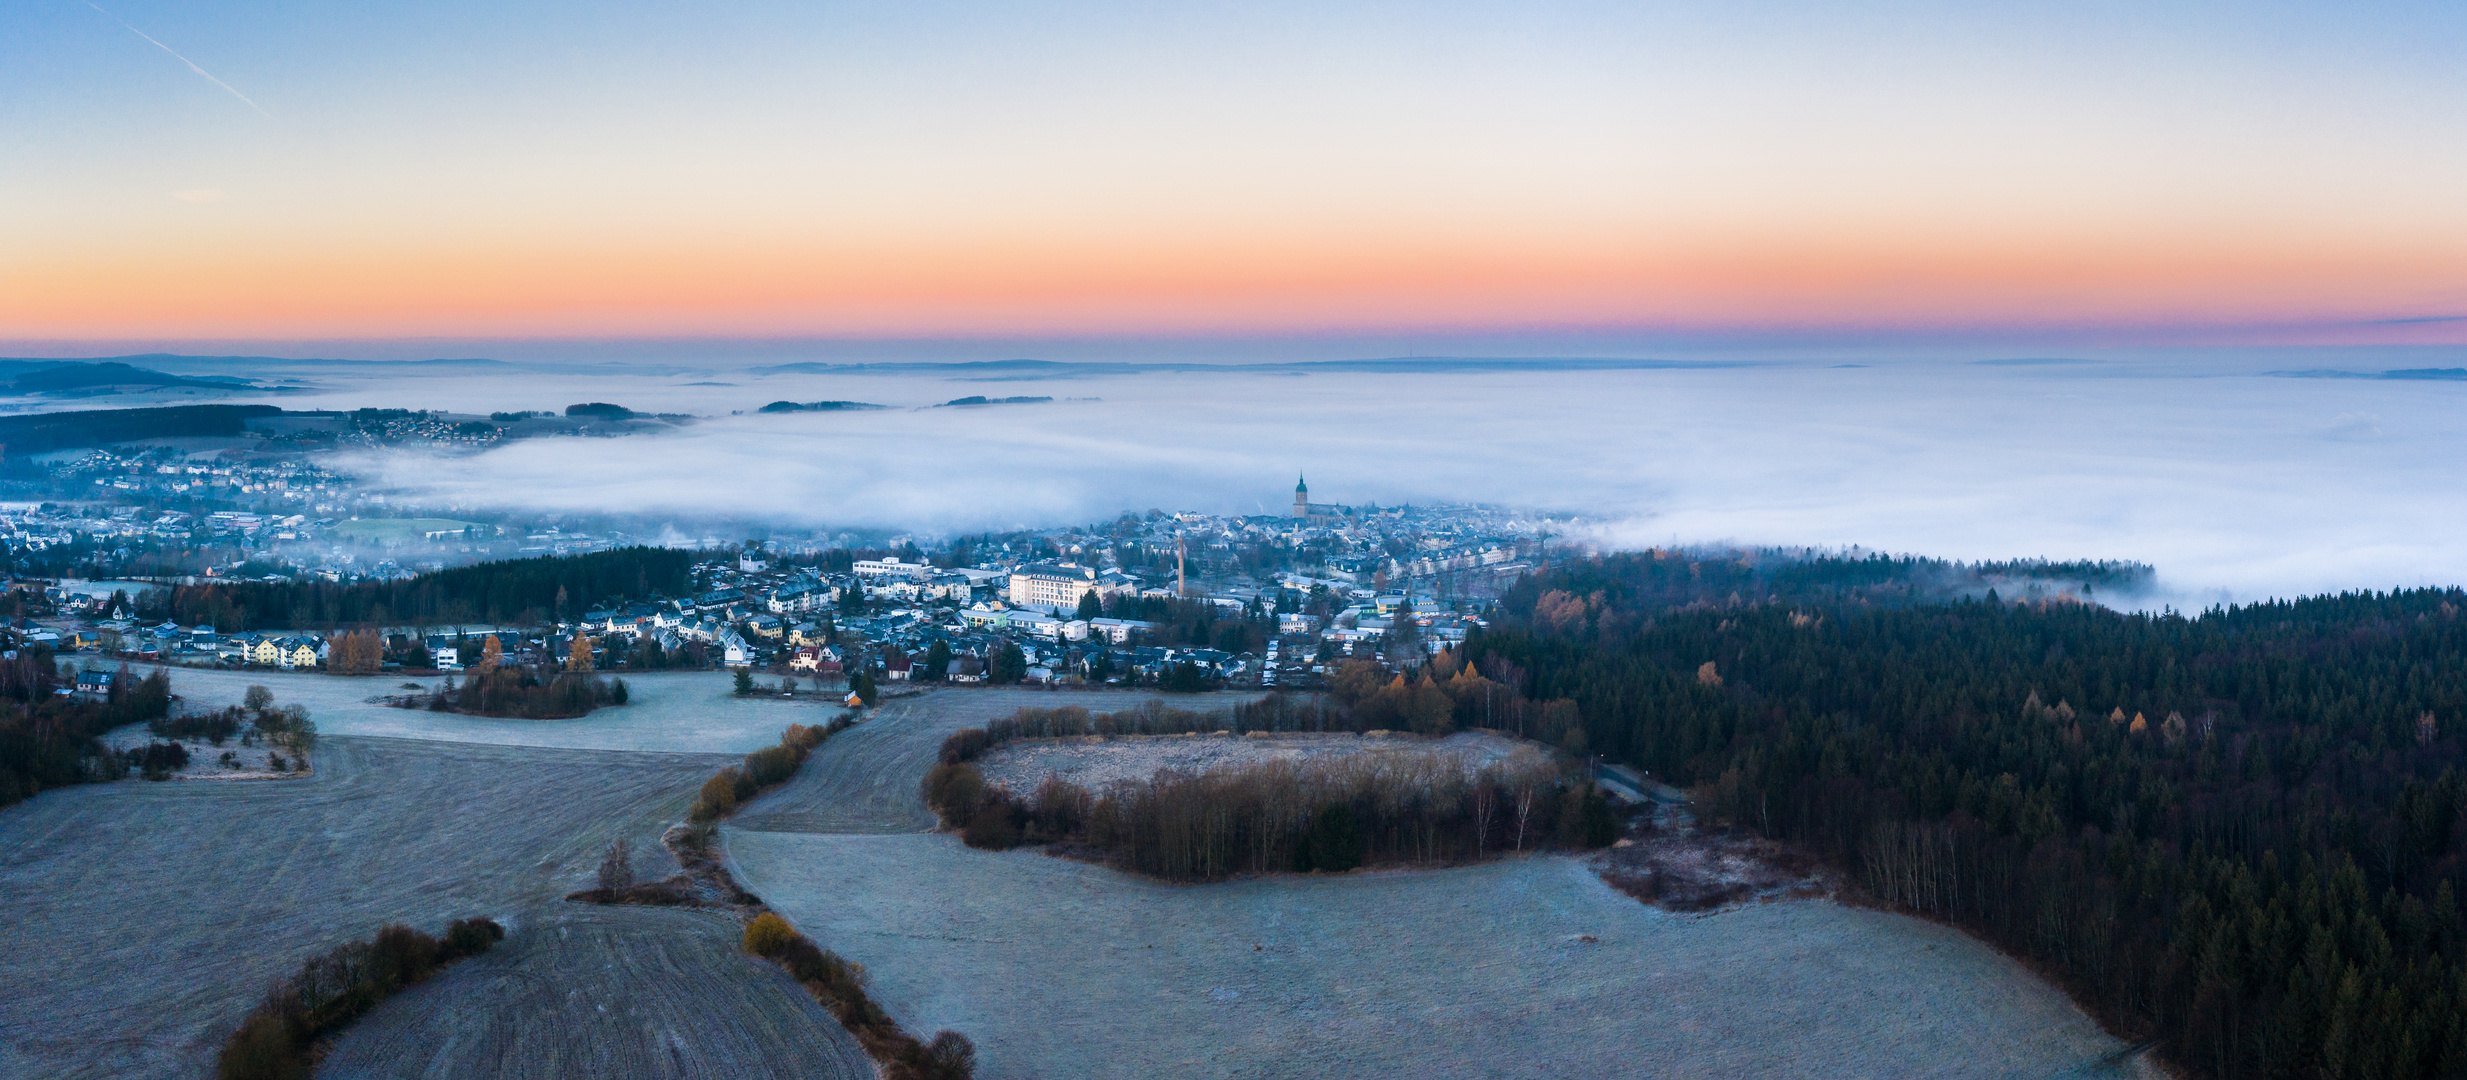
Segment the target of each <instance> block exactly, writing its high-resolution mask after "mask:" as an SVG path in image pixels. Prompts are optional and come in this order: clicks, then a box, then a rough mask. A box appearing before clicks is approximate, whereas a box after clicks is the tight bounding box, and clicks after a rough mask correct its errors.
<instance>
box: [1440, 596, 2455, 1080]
mask: <svg viewBox="0 0 2467 1080" xmlns="http://www.w3.org/2000/svg"><path fill="white" fill-rule="evenodd" d="M1674 564H1675V565H1674ZM1686 573H1687V570H1686V560H1685V559H1684V558H1683V557H1678V556H1671V555H1667V554H1663V555H1655V554H1647V555H1637V556H1619V557H1613V558H1609V559H1605V560H1599V561H1594V562H1588V563H1581V564H1575V565H1571V566H1567V567H1562V568H1557V569H1554V570H1552V571H1550V572H1548V573H1546V574H1543V575H1539V576H1537V577H1536V578H1535V579H1534V580H1531V581H1529V582H1528V583H1526V584H1525V585H1524V586H1522V587H1520V589H1519V590H1517V591H1516V592H1515V593H1513V594H1512V595H1511V598H1510V601H1511V602H1510V611H1509V615H1510V617H1509V619H1507V620H1506V625H1505V626H1503V628H1502V629H1501V630H1499V631H1497V632H1493V633H1489V634H1484V635H1480V636H1479V637H1478V638H1477V640H1476V641H1474V642H1471V643H1469V647H1468V649H1467V652H1468V654H1469V655H1472V656H1474V657H1477V658H1481V660H1482V661H1483V666H1484V668H1485V670H1486V671H1488V670H1505V671H1518V670H1521V672H1522V674H1523V677H1524V678H1525V679H1526V680H1527V685H1526V686H1525V687H1524V689H1525V690H1526V691H1527V692H1528V693H1529V694H1531V695H1532V696H1535V697H1540V698H1556V697H1560V696H1563V695H1564V696H1566V697H1569V698H1572V699H1574V700H1575V701H1576V702H1577V705H1578V708H1579V710H1580V712H1581V716H1582V720H1581V724H1582V727H1581V732H1582V734H1581V735H1571V736H1569V741H1571V742H1576V743H1581V744H1583V745H1584V746H1585V747H1587V748H1589V749H1590V750H1591V751H1593V752H1596V753H1600V754H1602V755H1604V756H1605V757H1606V758H1608V759H1610V760H1614V761H1627V762H1631V763H1634V764H1636V765H1638V766H1640V767H1643V768H1646V769H1649V770H1651V771H1653V772H1655V773H1657V774H1660V775H1663V776H1665V777H1667V778H1669V779H1671V780H1673V781H1674V782H1677V783H1681V784H1686V785H1691V786H1693V787H1694V788H1695V790H1696V792H1697V795H1698V799H1699V804H1700V806H1699V809H1700V812H1701V813H1704V814H1706V815H1707V816H1709V817H1711V818H1714V819H1716V820H1725V821H1728V822H1731V823H1733V824H1735V825H1736V826H1737V827H1741V828H1746V829H1752V830H1757V831H1761V832H1763V833H1766V834H1768V835H1770V836H1773V837H1775V838H1777V839H1781V840H1786V841H1791V842H1795V843H1799V844H1803V845H1806V846H1808V847H1810V848H1812V849H1814V850H1815V851H1817V852H1818V853H1819V854H1821V855H1822V856H1823V857H1825V858H1827V859H1828V860H1830V861H1832V862H1834V863H1835V864H1837V865H1838V866H1840V867H1842V868H1843V869H1845V870H1846V871H1848V872H1850V873H1851V874H1852V875H1854V877H1855V878H1856V879H1857V880H1861V881H1864V882H1865V883H1866V884H1867V885H1868V886H1869V888H1870V889H1871V890H1872V891H1873V892H1874V893H1875V894H1876V895H1877V896H1878V897H1879V898H1880V899H1883V900H1885V901H1887V902H1889V903H1892V904H1895V905H1897V906H1901V907H1904V908H1906V909H1910V910H1915V911H1919V912H1922V913H1925V914H1928V915H1932V916H1935V917H1939V918H1943V919H1947V920H1950V921H1952V922H1954V923H1956V924H1958V925H1960V926H1962V927H1964V928H1965V929H1968V930H1970V931H1971V932H1973V933H1976V934H1979V935H1981V936H1983V937H1985V938H1987V939H1989V940H1991V941H1993V942H1995V943H1997V944H1998V945H2000V946H2001V947H2003V948H2006V949H2007V950H2009V951H2011V952H2013V953H2015V954H2016V955H2019V956H2021V957H2023V958H2024V959H2026V960H2028V961H2030V962H2031V963H2032V964H2034V966H2036V967H2038V968H2039V969H2040V970H2042V971H2044V972H2046V973H2048V974H2049V975H2050V976H2052V977H2054V978H2056V979H2057V980H2059V981H2061V982H2062V983H2064V984H2065V985H2066V986H2067V987H2068V989H2069V990H2071V991H2072V992H2073V993H2074V994H2075V996H2076V997H2077V998H2078V999H2079V1000H2080V1001H2082V1003H2083V1004H2084V1005H2085V1007H2087V1008H2089V1009H2090V1010H2091V1011H2092V1012H2093V1013H2094V1014H2096V1015H2098V1016H2099V1017H2100V1018H2101V1019H2102V1020H2103V1021H2105V1022H2106V1023H2108V1024H2109V1025H2110V1026H2111V1027H2112V1028H2113V1029H2115V1030H2116V1031H2117V1032H2118V1033H2119V1034H2120V1035H2123V1036H2124V1037H2126V1038H2129V1039H2145V1038H2147V1039H2154V1040H2157V1041H2158V1042H2159V1044H2160V1052H2161V1053H2162V1054H2164V1055H2165V1056H2166V1057H2167V1058H2168V1059H2170V1060H2171V1061H2173V1062H2176V1063H2177V1064H2179V1065H2180V1066H2182V1067H2183V1068H2185V1069H2186V1070H2188V1071H2189V1072H2191V1073H2193V1074H2195V1075H2200V1076H2215V1077H2246V1076H2268V1077H2278V1076H2285V1077H2331V1078H2344V1077H2411V1076H2457V1075H2463V1074H2467V967H2463V966H2462V965H2463V963H2467V925H2462V922H2461V918H2460V913H2459V908H2458V891H2459V889H2460V886H2461V884H2462V882H2461V881H2460V878H2461V876H2462V873H2467V858H2463V856H2467V851H2462V848H2463V847H2467V828H2462V823H2461V822H2460V820H2459V819H2460V814H2461V811H2462V809H2463V808H2467V777H2463V776H2462V774H2461V771H2460V766H2461V764H2462V761H2461V758H2462V754H2463V753H2467V742H2463V740H2467V729H2463V728H2462V724H2467V619H2462V617H2461V615H2462V608H2467V594H2462V593H2461V592H2460V591H2459V590H2456V589H2443V590H2433V589H2425V590H2415V591H2407V592H2397V593H2363V594H2348V595H2340V596H2331V597H2320V598H2314V599H2306V600H2298V601H2289V602H2271V603H2262V604H2255V605H2251V606H2246V607H2238V608H2228V609H2219V610H2213V611H2209V612H2204V613H2202V614H2200V615H2198V616H2194V617H2186V616H2182V615H2177V614H2172V613H2171V614H2160V615H2125V614H2119V613H2116V612H2113V611H2108V610H2105V609H2102V608H2097V607H2093V606H2089V605H2084V604H2074V603H2053V604H2036V605H2022V604H2015V603H2010V602H2004V601H1999V600H1982V601H1962V602H1956V603H1950V604H1918V605H1909V606H1898V607H1888V606H1880V605H1872V604H1867V603H1862V602H1833V603H1818V602H1810V599H1809V598H1808V597H1806V596H1804V595H1802V596H1801V597H1800V598H1799V602H1766V603H1755V602H1746V601H1740V602H1735V603H1723V604H1705V603H1701V602H1691V603H1690V604H1689V605H1687V606H1684V607H1680V608H1675V609H1674V608H1668V607H1664V608H1656V607H1654V606H1653V605H1652V604H1651V603H1650V602H1649V601H1646V602H1638V601H1636V600H1633V599H1628V600H1623V598H1634V597H1649V596H1652V595H1654V593H1655V590H1654V589H1653V588H1652V587H1651V586H1652V583H1653V582H1654V581H1656V580H1668V579H1671V578H1672V576H1673V575H1674V574H1679V575H1684V574H1686Z"/></svg>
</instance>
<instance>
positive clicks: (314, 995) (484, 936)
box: [214, 918, 505, 1080]
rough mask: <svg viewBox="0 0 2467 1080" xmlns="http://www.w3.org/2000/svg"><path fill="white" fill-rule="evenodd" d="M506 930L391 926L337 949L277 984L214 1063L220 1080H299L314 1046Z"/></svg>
mask: <svg viewBox="0 0 2467 1080" xmlns="http://www.w3.org/2000/svg"><path fill="white" fill-rule="evenodd" d="M504 938H505V928H503V927H501V926H498V925H497V924H496V923H495V922H494V921H492V920H489V919H484V918H471V919H461V920H458V921H456V922H455V923H454V924H453V925H452V926H449V927H447V928H446V931H445V937H444V938H443V939H438V938H434V937H430V936H429V935H427V934H424V933H421V932H420V931H418V930H414V929H412V928H411V927H408V926H403V925H400V924H390V925H388V926H385V927H383V928H381V929H379V930H378V931H377V936H376V937H375V938H373V939H371V940H368V941H351V942H345V943H343V944H341V945H338V946H335V947H334V948H333V949H332V950H331V951H329V952H327V953H325V954H324V955H321V956H316V957H312V958H310V959H309V961H308V962H307V963H304V964H302V965H300V970H299V971H298V973H296V974H293V975H291V976H290V977H288V978H285V979H282V980H279V981H277V982H276V983H275V984H274V986H273V987H272V988H271V989H269V990H267V991H266V996H265V999H264V1000H263V1001H260V1002H259V1003H258V1005H257V1008H256V1009H255V1010H253V1011H251V1012H250V1013H249V1014H248V1017H247V1018H246V1019H244V1020H242V1021H240V1029H239V1030H238V1031H235V1032H232V1034H231V1038H230V1039H229V1040H228V1041H227V1042H225V1043H224V1044H223V1049H222V1052H221V1053H220V1054H218V1055H217V1056H216V1058H215V1062H214V1075H215V1078H216V1080H302V1078H304V1077H306V1076H308V1074H309V1072H310V1070H311V1069H312V1068H313V1067H314V1065H315V1062H314V1061H313V1060H312V1057H311V1050H312V1048H313V1047H314V1046H315V1045H316V1043H317V1040H319V1039H321V1038H325V1037H327V1036H330V1035H332V1034H333V1033H334V1032H336V1031H339V1030H341V1029H342V1028H343V1027H344V1025H347V1024H349V1023H351V1022H352V1021H353V1020H357V1019H359V1018H360V1017H362V1016H364V1015H366V1014H367V1013H368V1011H369V1010H370V1009H373V1008H376V1007H377V1003H378V1002H380V1001H384V1000H385V999H386V998H388V997H390V996H392V995H394V994H396V993H398V992H400V991H402V990H404V989H406V988H409V987H411V986H415V985H417V984H419V983H421V982H424V981H426V980H427V979H428V977H429V976H430V975H433V974H435V973H436V972H437V970H438V969H439V968H442V967H445V966H446V965H448V964H451V963H454V962H455V961H457V960H461V959H463V958H464V957H468V956H477V955H479V954H481V953H484V952H487V951H488V950H489V948H490V947H492V946H494V945H496V944H497V942H499V941H501V940H503V939H504Z"/></svg>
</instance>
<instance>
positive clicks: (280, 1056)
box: [214, 1006, 308, 1080]
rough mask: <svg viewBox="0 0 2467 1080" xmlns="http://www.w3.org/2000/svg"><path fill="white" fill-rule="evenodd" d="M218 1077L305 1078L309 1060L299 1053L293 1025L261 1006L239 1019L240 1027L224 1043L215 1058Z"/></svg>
mask: <svg viewBox="0 0 2467 1080" xmlns="http://www.w3.org/2000/svg"><path fill="white" fill-rule="evenodd" d="M214 1076H215V1078H216V1080H304V1078H305V1077H307V1076H308V1061H307V1059H306V1057H305V1056H304V1055H302V1054H301V1053H300V1052H299V1046H298V1041H297V1040H296V1039H294V1038H293V1037H292V1034H291V1025H290V1024H289V1023H288V1022H286V1021H285V1019H284V1018H283V1016H282V1015H280V1014H279V1013H273V1012H269V1011H267V1010H266V1009H265V1008H264V1007H262V1006H260V1007H259V1009H258V1011H256V1012H253V1013H250V1014H249V1015H248V1019H246V1020H242V1021H240V1030H238V1031H235V1032H233V1033H232V1035H231V1041H229V1042H226V1043H224V1044H223V1052H222V1053H220V1054H218V1055H216V1056H215V1059H214Z"/></svg>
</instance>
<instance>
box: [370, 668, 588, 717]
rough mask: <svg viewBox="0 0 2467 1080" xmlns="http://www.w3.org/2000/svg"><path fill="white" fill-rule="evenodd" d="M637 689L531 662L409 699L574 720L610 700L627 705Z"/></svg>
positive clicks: (453, 708) (447, 707)
mask: <svg viewBox="0 0 2467 1080" xmlns="http://www.w3.org/2000/svg"><path fill="white" fill-rule="evenodd" d="M632 696H633V692H632V691H631V690H629V689H627V687H626V685H625V680H624V679H622V678H615V679H603V678H601V677H599V676H597V675H593V674H590V673H589V672H575V671H551V670H546V669H541V668H529V667H489V668H484V669H475V670H474V671H472V673H471V677H470V678H468V679H465V680H463V681H462V683H460V684H459V685H458V684H456V683H455V682H454V680H453V679H452V678H450V677H449V678H448V679H447V680H446V681H445V684H444V685H442V686H440V687H439V688H438V689H437V692H436V693H434V694H430V695H427V696H426V697H420V698H411V699H406V700H405V702H404V703H405V704H406V705H407V706H409V707H415V708H416V707H420V706H422V705H425V706H426V707H427V708H429V709H432V710H434V711H437V712H459V713H467V714H470V715H473V716H500V717H511V718H514V719H518V720H568V719H572V718H574V717H577V716H586V715H589V714H590V712H591V710H593V709H597V708H600V707H602V706H608V705H623V704H625V703H626V702H627V701H629V700H631V699H632Z"/></svg>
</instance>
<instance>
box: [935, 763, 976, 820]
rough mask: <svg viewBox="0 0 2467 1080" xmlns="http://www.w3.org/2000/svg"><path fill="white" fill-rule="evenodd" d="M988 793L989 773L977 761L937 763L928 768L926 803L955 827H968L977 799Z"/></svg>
mask: <svg viewBox="0 0 2467 1080" xmlns="http://www.w3.org/2000/svg"><path fill="white" fill-rule="evenodd" d="M984 793H985V774H984V773H981V772H978V771H977V767H976V766H974V765H965V764H961V765H936V766H934V767H933V768H931V769H927V770H926V771H925V805H927V806H929V807H932V808H933V811H934V813H936V814H939V815H941V816H942V823H943V824H944V825H946V826H949V827H951V828H954V829H964V828H967V827H968V819H969V816H970V815H972V814H974V813H975V812H976V807H977V800H978V798H979V797H980V796H982V795H983V794H984Z"/></svg>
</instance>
